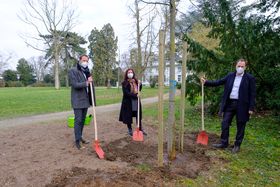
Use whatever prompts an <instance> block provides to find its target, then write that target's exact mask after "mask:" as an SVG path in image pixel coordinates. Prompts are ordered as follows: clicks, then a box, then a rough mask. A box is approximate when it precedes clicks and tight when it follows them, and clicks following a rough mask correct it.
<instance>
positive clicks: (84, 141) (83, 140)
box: [81, 138, 89, 144]
mask: <svg viewBox="0 0 280 187" xmlns="http://www.w3.org/2000/svg"><path fill="white" fill-rule="evenodd" d="M81 142H82V143H83V144H89V141H87V140H85V139H83V138H82V139H81Z"/></svg>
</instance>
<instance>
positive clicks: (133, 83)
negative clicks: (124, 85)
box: [128, 79, 138, 94]
mask: <svg viewBox="0 0 280 187" xmlns="http://www.w3.org/2000/svg"><path fill="white" fill-rule="evenodd" d="M128 82H129V84H130V92H131V93H134V94H137V93H138V85H137V83H136V81H135V79H128Z"/></svg>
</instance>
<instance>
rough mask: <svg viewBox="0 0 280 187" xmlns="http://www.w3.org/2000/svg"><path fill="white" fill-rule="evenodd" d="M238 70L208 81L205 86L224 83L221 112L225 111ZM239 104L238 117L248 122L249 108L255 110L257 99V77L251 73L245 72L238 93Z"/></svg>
mask: <svg viewBox="0 0 280 187" xmlns="http://www.w3.org/2000/svg"><path fill="white" fill-rule="evenodd" d="M235 75H236V72H232V73H229V74H228V75H227V76H225V77H224V78H222V79H220V80H216V81H206V82H205V86H219V85H224V94H223V97H222V102H221V108H220V112H224V111H225V109H226V106H227V102H228V100H229V95H230V93H231V90H232V87H233V83H234V79H235ZM238 96H239V98H238V105H237V114H236V118H237V120H238V121H242V122H246V121H248V120H249V110H251V111H254V108H255V99H256V82H255V78H254V77H253V76H252V75H250V74H249V73H244V75H243V77H242V80H241V83H240V87H239V93H238Z"/></svg>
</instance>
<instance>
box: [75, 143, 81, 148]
mask: <svg viewBox="0 0 280 187" xmlns="http://www.w3.org/2000/svg"><path fill="white" fill-rule="evenodd" d="M75 145H76V147H77V149H79V150H80V149H81V144H80V142H79V141H76V142H75Z"/></svg>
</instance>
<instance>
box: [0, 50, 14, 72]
mask: <svg viewBox="0 0 280 187" xmlns="http://www.w3.org/2000/svg"><path fill="white" fill-rule="evenodd" d="M11 58H12V53H9V54H7V55H6V54H4V53H0V75H1V74H2V73H3V71H4V70H5V69H6V68H7V67H8V62H9V60H11Z"/></svg>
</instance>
